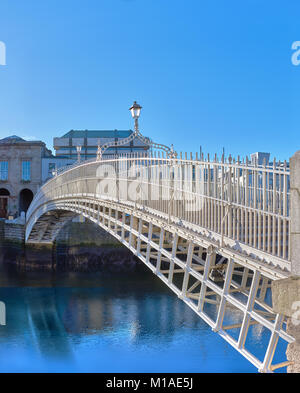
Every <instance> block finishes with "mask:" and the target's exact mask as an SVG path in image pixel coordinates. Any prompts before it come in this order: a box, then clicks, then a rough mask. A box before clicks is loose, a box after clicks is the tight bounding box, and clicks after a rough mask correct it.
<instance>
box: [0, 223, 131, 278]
mask: <svg viewBox="0 0 300 393" xmlns="http://www.w3.org/2000/svg"><path fill="white" fill-rule="evenodd" d="M24 239H25V226H24V225H22V224H16V223H8V222H5V221H4V220H0V263H6V264H13V265H17V266H20V267H22V268H24V269H26V270H53V269H54V270H66V271H69V270H76V271H78V270H83V271H86V270H88V271H90V270H113V271H118V270H123V269H124V270H128V269H129V270H130V269H135V267H136V265H137V263H138V259H137V258H136V257H135V256H134V255H133V254H132V253H131V252H130V251H129V250H128V249H127V248H126V247H125V246H123V245H122V244H120V243H119V242H118V240H116V239H115V238H114V237H113V236H111V235H110V234H108V233H107V232H106V231H104V230H103V229H101V228H99V227H98V226H96V225H95V224H93V223H90V222H88V221H85V222H83V223H81V222H69V223H67V224H66V225H65V226H64V228H63V229H62V230H61V232H60V233H59V234H58V236H57V239H56V240H55V242H54V243H49V244H25V240H24Z"/></svg>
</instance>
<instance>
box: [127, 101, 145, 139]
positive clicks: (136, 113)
mask: <svg viewBox="0 0 300 393" xmlns="http://www.w3.org/2000/svg"><path fill="white" fill-rule="evenodd" d="M141 109H142V107H141V106H140V105H139V104H138V103H137V102H136V101H134V103H133V105H132V107H131V108H129V110H130V112H131V116H132V117H133V118H134V127H135V131H136V132H138V130H139V126H138V118H139V117H140V114H141Z"/></svg>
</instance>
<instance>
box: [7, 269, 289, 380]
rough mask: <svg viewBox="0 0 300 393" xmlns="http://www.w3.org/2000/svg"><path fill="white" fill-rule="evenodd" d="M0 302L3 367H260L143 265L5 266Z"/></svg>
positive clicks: (258, 340)
mask: <svg viewBox="0 0 300 393" xmlns="http://www.w3.org/2000/svg"><path fill="white" fill-rule="evenodd" d="M0 301H2V302H4V303H5V305H6V312H7V321H6V322H7V323H6V326H0V372H178V373H180V372H256V371H257V370H256V369H255V367H254V366H252V365H251V364H250V363H249V362H248V361H247V360H246V359H244V358H243V357H242V356H241V355H240V354H239V353H237V352H236V351H235V350H234V349H233V348H232V347H231V346H230V345H229V344H228V343H227V342H226V341H224V340H223V339H222V338H221V337H220V336H219V335H218V334H216V333H213V332H212V331H211V328H210V327H209V326H208V325H207V324H206V323H205V322H203V321H202V320H201V319H200V318H199V317H198V316H197V315H196V314H195V313H194V312H193V311H192V310H191V309H190V308H189V307H188V306H187V305H185V304H184V303H183V302H182V301H181V300H179V299H178V298H177V297H176V296H175V295H174V294H173V293H172V292H171V291H170V290H169V289H168V288H167V287H165V285H164V284H163V283H162V282H161V281H160V280H159V279H158V278H157V277H155V276H154V275H153V274H152V273H151V272H150V271H148V270H147V268H144V267H143V266H142V267H141V268H140V269H139V271H135V272H126V271H125V272H119V273H103V272H98V273H95V272H93V273H86V272H85V273H83V272H78V273H74V272H73V273H49V272H27V273H20V272H17V271H15V270H13V271H11V269H9V270H7V269H4V268H2V270H1V272H0ZM253 332H254V333H252V335H251V337H250V340H251V342H250V345H253V346H255V348H256V350H257V351H258V352H261V354H262V353H263V348H265V345H266V340H265V335H264V332H262V331H261V330H257V331H255V330H254V331H253ZM285 349H286V348H285V346H284V345H283V346H282V347H281V348H279V350H278V351H277V352H279V357H280V360H282V357H283V355H284V352H285ZM281 371H285V369H282V370H281Z"/></svg>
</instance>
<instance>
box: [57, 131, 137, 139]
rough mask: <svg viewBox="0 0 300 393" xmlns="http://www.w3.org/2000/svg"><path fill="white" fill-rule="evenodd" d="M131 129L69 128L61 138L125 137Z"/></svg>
mask: <svg viewBox="0 0 300 393" xmlns="http://www.w3.org/2000/svg"><path fill="white" fill-rule="evenodd" d="M132 132H133V131H132V130H71V131H69V132H67V133H66V134H65V135H63V136H62V138H127V137H128V136H130V135H131V134H132Z"/></svg>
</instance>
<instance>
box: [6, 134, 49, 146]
mask: <svg viewBox="0 0 300 393" xmlns="http://www.w3.org/2000/svg"><path fill="white" fill-rule="evenodd" d="M16 143H22V144H31V145H32V144H35V145H40V144H43V145H45V143H44V142H42V141H26V140H25V139H23V138H21V137H19V136H18V135H11V136H7V137H5V138H3V139H0V144H16Z"/></svg>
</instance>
